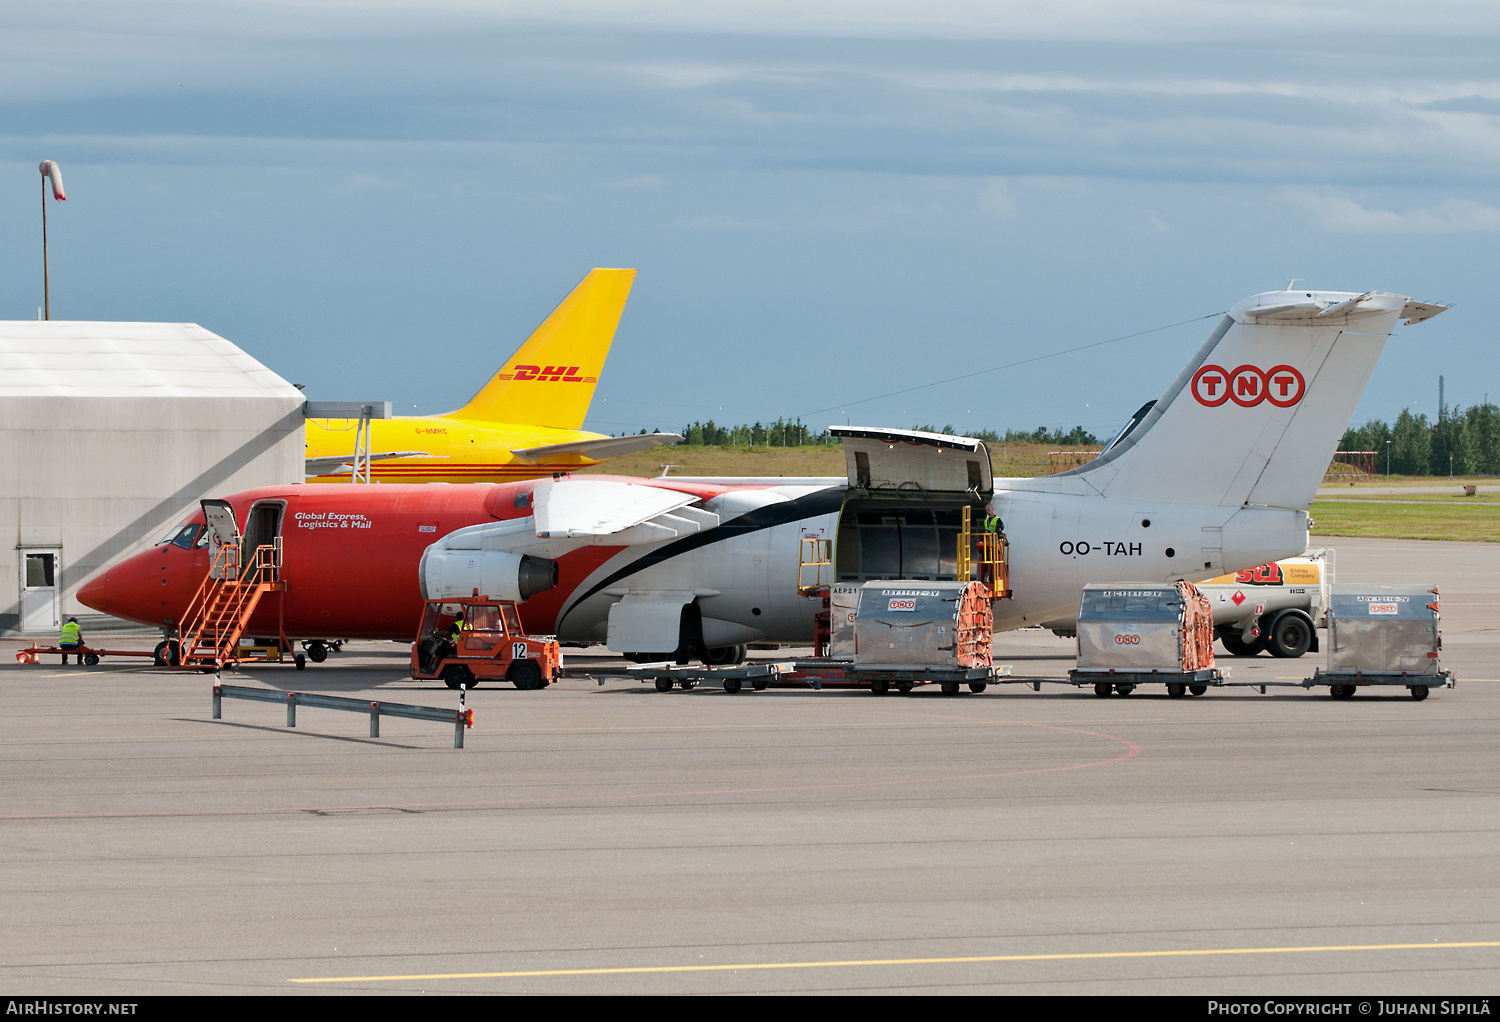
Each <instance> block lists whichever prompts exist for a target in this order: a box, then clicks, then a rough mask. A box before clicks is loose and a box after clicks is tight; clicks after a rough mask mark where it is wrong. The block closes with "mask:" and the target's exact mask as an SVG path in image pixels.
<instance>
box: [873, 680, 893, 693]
mask: <svg viewBox="0 0 1500 1022" xmlns="http://www.w3.org/2000/svg"><path fill="white" fill-rule="evenodd" d="M890 690H891V683H890V682H889V681H886V680H885V679H884V678H876V679H875V680H874V681H872V682H870V691H871V693H873V694H874V695H877V696H883V695H885V694H886V693H887V692H889V691H890Z"/></svg>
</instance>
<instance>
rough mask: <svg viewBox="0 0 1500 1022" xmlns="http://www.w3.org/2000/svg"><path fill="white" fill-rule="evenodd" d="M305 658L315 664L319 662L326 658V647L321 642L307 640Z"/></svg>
mask: <svg viewBox="0 0 1500 1022" xmlns="http://www.w3.org/2000/svg"><path fill="white" fill-rule="evenodd" d="M307 659H309V660H311V661H312V662H313V663H315V664H321V663H322V662H323V661H324V660H327V659H328V647H327V646H325V645H323V644H322V643H321V642H309V643H308V644H307Z"/></svg>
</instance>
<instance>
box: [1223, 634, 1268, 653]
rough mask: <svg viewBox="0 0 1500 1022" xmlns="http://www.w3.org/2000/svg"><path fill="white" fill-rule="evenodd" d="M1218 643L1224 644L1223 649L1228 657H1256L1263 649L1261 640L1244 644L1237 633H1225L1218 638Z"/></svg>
mask: <svg viewBox="0 0 1500 1022" xmlns="http://www.w3.org/2000/svg"><path fill="white" fill-rule="evenodd" d="M1219 641H1220V642H1222V643H1223V644H1224V649H1225V651H1226V652H1228V653H1229V655H1230V656H1258V655H1259V654H1260V651H1261V650H1262V649H1263V648H1264V646H1263V645H1262V640H1260V639H1256V640H1255V641H1254V642H1246V641H1245V640H1244V639H1241V638H1240V636H1239V633H1238V632H1233V631H1226V632H1224V633H1222V634H1221V635H1220V636H1219Z"/></svg>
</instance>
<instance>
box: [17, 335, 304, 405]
mask: <svg viewBox="0 0 1500 1022" xmlns="http://www.w3.org/2000/svg"><path fill="white" fill-rule="evenodd" d="M0 395H3V396H6V397H28V396H29V397H36V396H44V395H45V396H68V397H280V398H287V397H290V398H299V399H300V397H301V393H300V392H299V391H298V390H297V389H296V388H295V387H293V386H292V385H291V384H290V383H288V382H286V381H285V380H283V379H282V378H281V377H280V376H277V375H276V374H275V373H273V372H272V371H271V370H269V369H267V368H266V367H265V366H263V365H261V364H260V363H259V362H257V361H256V360H255V359H253V358H251V357H250V356H249V355H247V354H245V353H244V352H243V351H241V350H240V349H239V348H237V347H235V346H234V345H233V344H231V343H230V342H229V341H226V340H225V339H224V338H222V337H220V336H219V335H218V334H215V333H211V332H210V331H208V330H205V329H203V328H202V327H201V326H198V325H197V324H196V323H91V322H72V321H60V320H52V321H51V322H37V321H34V320H24V319H23V320H10V321H0Z"/></svg>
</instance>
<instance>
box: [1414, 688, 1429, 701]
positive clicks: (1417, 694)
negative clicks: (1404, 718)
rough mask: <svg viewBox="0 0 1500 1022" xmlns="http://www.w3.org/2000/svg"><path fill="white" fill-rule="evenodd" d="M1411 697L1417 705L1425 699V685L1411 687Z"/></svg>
mask: <svg viewBox="0 0 1500 1022" xmlns="http://www.w3.org/2000/svg"><path fill="white" fill-rule="evenodd" d="M1411 697H1412V698H1413V699H1415V700H1416V701H1417V702H1419V703H1420V702H1421V701H1422V700H1423V699H1426V698H1427V686H1426V685H1413V686H1412V687H1411Z"/></svg>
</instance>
